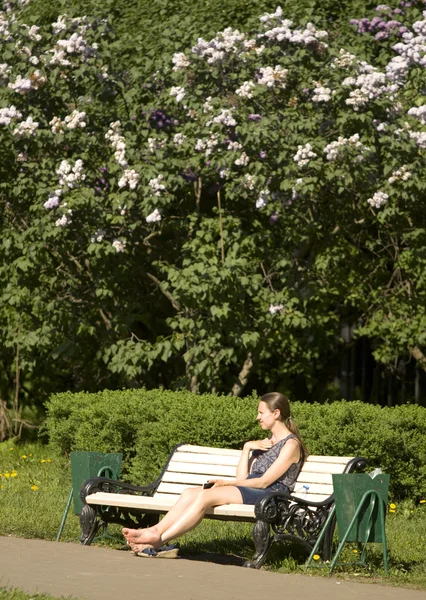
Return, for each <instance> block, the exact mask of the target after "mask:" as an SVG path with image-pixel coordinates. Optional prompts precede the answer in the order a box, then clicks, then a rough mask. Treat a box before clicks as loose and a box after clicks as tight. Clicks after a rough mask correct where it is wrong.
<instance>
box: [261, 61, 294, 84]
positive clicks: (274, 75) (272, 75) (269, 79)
mask: <svg viewBox="0 0 426 600" xmlns="http://www.w3.org/2000/svg"><path fill="white" fill-rule="evenodd" d="M287 74H288V69H283V68H282V67H280V66H279V65H277V66H275V67H265V68H260V69H259V75H258V76H257V83H259V84H260V85H266V86H267V87H269V88H271V87H275V86H276V85H279V86H280V87H282V88H285V86H286V80H287Z"/></svg>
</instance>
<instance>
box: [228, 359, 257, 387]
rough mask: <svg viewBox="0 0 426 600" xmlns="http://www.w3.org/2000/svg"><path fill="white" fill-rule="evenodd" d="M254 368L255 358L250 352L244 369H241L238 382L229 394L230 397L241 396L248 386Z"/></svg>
mask: <svg viewBox="0 0 426 600" xmlns="http://www.w3.org/2000/svg"><path fill="white" fill-rule="evenodd" d="M252 367H253V356H252V353H251V352H249V353H248V354H247V358H246V359H245V361H244V364H243V368H242V369H241V371H240V373H239V375H238V380H237V381H236V382H235V383H234V385H233V386H232V390H231V391H230V392H229V394H228V396H239V395H240V394H241V392H242V391H243V389H244V387H245V386H246V384H247V381H248V377H249V375H250V371H251V369H252Z"/></svg>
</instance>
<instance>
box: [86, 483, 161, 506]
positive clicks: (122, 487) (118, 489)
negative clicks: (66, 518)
mask: <svg viewBox="0 0 426 600" xmlns="http://www.w3.org/2000/svg"><path fill="white" fill-rule="evenodd" d="M156 487H157V485H156V483H152V484H151V485H144V486H141V485H133V484H131V483H126V482H125V481H117V480H116V479H108V478H106V477H92V478H91V479H88V480H87V481H85V482H84V483H83V485H82V486H81V490H80V498H81V501H82V502H83V504H86V496H89V495H90V494H94V493H96V492H108V493H113V494H134V495H135V496H152V494H153V493H154V492H155V490H156Z"/></svg>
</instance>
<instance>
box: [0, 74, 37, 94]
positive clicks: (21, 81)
mask: <svg viewBox="0 0 426 600" xmlns="http://www.w3.org/2000/svg"><path fill="white" fill-rule="evenodd" d="M45 83H46V77H43V75H42V74H41V73H40V71H34V73H32V74H31V75H30V76H29V77H21V76H20V75H18V76H17V78H16V79H15V81H14V82H13V83H12V82H10V83H8V85H7V87H8V88H10V89H11V90H13V91H14V92H17V93H18V94H21V96H25V94H28V93H29V92H30V91H31V90H38V89H39V88H40V87H41V86H42V85H44V84H45Z"/></svg>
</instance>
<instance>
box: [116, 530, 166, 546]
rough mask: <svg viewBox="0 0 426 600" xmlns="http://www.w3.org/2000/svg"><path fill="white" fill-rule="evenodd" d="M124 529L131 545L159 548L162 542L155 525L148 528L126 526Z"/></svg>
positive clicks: (124, 533)
mask: <svg viewBox="0 0 426 600" xmlns="http://www.w3.org/2000/svg"><path fill="white" fill-rule="evenodd" d="M122 531H123V535H124V537H125V538H126V541H127V543H128V544H129V545H130V546H132V545H137V546H142V548H144V547H146V546H151V547H152V548H159V547H160V546H161V544H162V540H161V536H160V534H159V533H158V531H157V530H156V529H155V527H148V528H147V529H127V528H126V527H125V528H124V529H123V530H122Z"/></svg>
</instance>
